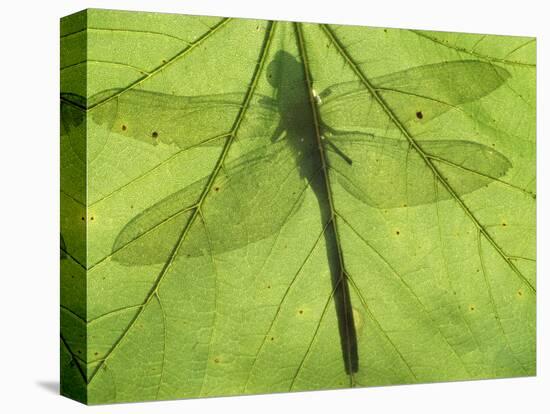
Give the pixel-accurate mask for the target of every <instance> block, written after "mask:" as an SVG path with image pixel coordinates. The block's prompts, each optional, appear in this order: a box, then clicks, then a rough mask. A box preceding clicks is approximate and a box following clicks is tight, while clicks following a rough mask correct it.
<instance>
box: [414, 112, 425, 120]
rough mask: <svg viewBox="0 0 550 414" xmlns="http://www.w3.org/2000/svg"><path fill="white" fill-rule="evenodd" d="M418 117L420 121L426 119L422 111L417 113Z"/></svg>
mask: <svg viewBox="0 0 550 414" xmlns="http://www.w3.org/2000/svg"><path fill="white" fill-rule="evenodd" d="M416 117H417V118H418V119H422V118H424V114H423V113H422V111H416Z"/></svg>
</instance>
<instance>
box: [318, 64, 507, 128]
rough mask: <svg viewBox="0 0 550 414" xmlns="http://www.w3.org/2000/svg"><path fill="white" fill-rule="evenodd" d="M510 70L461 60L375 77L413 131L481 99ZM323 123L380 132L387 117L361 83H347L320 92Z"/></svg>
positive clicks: (380, 90)
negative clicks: (417, 126) (418, 126)
mask: <svg viewBox="0 0 550 414" xmlns="http://www.w3.org/2000/svg"><path fill="white" fill-rule="evenodd" d="M509 77H510V74H509V72H508V71H507V70H506V69H504V68H501V67H499V66H497V65H494V64H491V63H486V62H481V61H475V60H460V61H451V62H444V63H436V64H430V65H423V66H418V67H414V68H411V69H407V70H403V71H399V72H394V73H391V74H388V75H385V76H381V77H377V78H373V79H372V84H373V85H374V88H375V89H376V90H377V92H378V93H379V94H380V96H381V97H382V98H383V99H384V101H385V102H386V103H387V105H388V106H389V107H390V108H391V109H392V112H393V113H394V115H395V116H396V117H397V118H398V119H399V120H400V122H401V123H403V124H404V125H405V126H407V127H408V128H410V129H414V127H415V126H416V125H417V124H418V123H421V124H423V123H426V122H429V121H431V120H433V119H434V118H437V117H438V116H440V115H442V114H444V113H446V112H448V111H450V110H452V109H456V108H457V107H458V106H460V105H464V104H467V103H469V102H473V101H476V100H478V99H480V98H482V97H484V96H486V95H488V94H490V93H491V92H493V91H494V90H496V89H497V88H499V87H500V86H501V85H503V84H504V82H506V80H507V79H508V78H509ZM320 98H321V102H322V105H321V112H322V119H323V122H324V123H325V124H326V125H327V126H328V127H330V128H333V129H335V130H340V131H348V132H351V131H361V132H372V133H376V132H377V131H378V132H379V133H380V131H381V130H383V128H385V127H386V126H387V121H388V118H387V114H386V113H385V112H384V111H383V110H382V108H381V107H380V105H378V103H377V102H376V101H375V100H374V98H373V97H372V95H371V93H370V92H369V91H368V90H367V88H366V87H365V85H364V84H363V83H362V82H361V81H352V82H343V83H341V84H337V85H334V86H331V87H329V88H326V89H325V90H324V91H323V92H322V93H321V94H320Z"/></svg>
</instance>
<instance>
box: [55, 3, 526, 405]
mask: <svg viewBox="0 0 550 414" xmlns="http://www.w3.org/2000/svg"><path fill="white" fill-rule="evenodd" d="M79 36H87V48H88V49H87V54H86V56H85V57H80V58H75V57H71V56H73V55H75V53H73V54H68V57H65V58H64V59H62V79H63V80H62V94H61V114H62V141H61V147H62V156H63V163H62V185H61V190H62V196H61V197H62V215H63V217H64V219H63V220H62V239H61V240H62V355H63V358H62V363H63V364H64V370H66V372H67V373H68V374H67V378H70V379H71V381H67V383H66V385H64V387H65V388H66V387H74V389H75V390H76V391H74V392H75V393H78V392H82V393H87V397H86V398H87V401H88V402H90V403H106V402H119V401H136V400H153V399H169V398H182V397H196V396H209V395H231V394H243V393H265V392H276V391H289V390H308V389H322V388H340V387H350V386H371V385H389V384H402V383H415V382H428V381H451V380H462V379H479V378H498V377H509V376H525V375H534V373H535V362H536V361H535V297H536V290H535V207H536V203H535V135H534V134H535V110H534V108H535V92H534V91H535V66H534V45H535V44H534V42H532V41H531V39H527V38H516V37H503V36H480V35H466V34H447V33H433V32H419V31H405V30H396V29H378V28H366V27H352V26H336V25H316V24H303V23H283V22H268V21H256V20H239V19H219V18H203V17H191V16H177V15H161V14H145V13H137V14H135V13H127V12H113V11H101V10H88V12H87V29H86V30H85V31H76V32H75V31H71V30H70V27H68V26H67V28H66V29H65V32H63V27H62V47H64V48H66V49H67V50H71V47H72V48H73V49H75V50H76V49H77V48H76V46H75V45H74V44H75V42H77V39H78V38H79ZM81 40H82V39H81ZM78 59H81V60H78ZM83 72H84V73H86V75H87V79H88V84H87V88H86V90H85V91H83V90H82V86H81V85H80V83H79V82H78V80H79V79H82V78H81V75H82V73H83ZM83 135H84V136H85V137H86V138H85V140H83V139H82V136H83ZM84 179H85V180H86V184H85V185H84V187H85V191H83V190H82V182H83V181H82V180H84ZM84 233H85V236H84V235H83V234H84ZM75 278H76V280H78V282H75ZM83 284H84V285H85V297H84V299H82V298H80V299H78V298H75V297H71V294H70V289H71V287H72V288H73V289H74V286H77V287H78V286H83ZM83 329H84V330H85V332H86V335H85V337H84V338H83V337H82V335H81V334H80V333H81V332H82V331H83ZM79 381H80V382H79ZM64 384H65V383H64ZM83 390H84V391H83Z"/></svg>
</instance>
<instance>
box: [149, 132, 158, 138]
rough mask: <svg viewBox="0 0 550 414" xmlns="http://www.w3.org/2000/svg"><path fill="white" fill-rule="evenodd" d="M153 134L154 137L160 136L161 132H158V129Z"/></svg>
mask: <svg viewBox="0 0 550 414" xmlns="http://www.w3.org/2000/svg"><path fill="white" fill-rule="evenodd" d="M151 136H152V137H153V138H158V136H159V133H158V132H157V131H153V133H152V134H151Z"/></svg>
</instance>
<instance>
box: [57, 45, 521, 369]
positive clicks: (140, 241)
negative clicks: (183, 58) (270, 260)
mask: <svg viewBox="0 0 550 414" xmlns="http://www.w3.org/2000/svg"><path fill="white" fill-rule="evenodd" d="M264 76H265V78H264V81H267V82H268V84H269V85H271V87H272V88H273V91H274V96H273V97H268V96H265V95H260V94H254V95H253V96H252V98H251V100H250V103H249V106H248V107H247V108H246V110H245V118H244V120H243V125H242V127H241V129H242V131H241V130H239V131H238V132H237V136H236V141H235V142H234V144H233V146H234V147H235V148H231V149H230V152H229V157H228V159H226V160H225V162H224V165H223V169H222V170H221V171H220V176H219V177H218V178H217V180H216V182H215V186H214V187H213V189H212V194H211V196H209V197H208V198H207V201H205V205H204V208H203V210H204V217H205V222H206V225H208V228H209V234H210V237H209V238H208V240H207V238H205V237H204V235H202V236H201V234H200V233H199V232H196V233H190V234H189V236H188V240H186V243H184V244H183V245H182V247H181V248H180V250H179V251H178V254H180V255H186V256H190V257H192V256H200V255H204V254H207V253H208V252H210V254H219V253H221V252H224V251H228V250H233V249H237V248H240V247H244V246H246V245H248V244H250V243H253V242H255V241H259V240H261V239H264V238H266V237H268V236H270V235H272V234H274V233H276V232H278V231H281V229H282V226H283V225H284V223H285V222H287V221H288V219H289V217H290V216H292V215H293V214H294V213H295V212H296V211H298V209H299V208H300V206H301V203H302V201H303V199H304V194H305V193H306V191H307V189H308V188H311V190H312V192H313V193H314V194H315V197H316V198H317V202H318V206H319V211H320V218H321V221H322V223H323V224H324V226H325V227H324V239H325V245H326V253H327V261H328V265H329V270H330V273H331V279H332V285H333V290H334V300H335V305H336V312H337V319H338V325H339V331H340V338H341V347H342V353H343V358H344V365H345V368H346V371H347V372H348V373H353V372H356V371H357V370H358V351H357V339H356V333H355V325H354V322H353V313H352V307H351V302H350V297H349V287H348V284H347V281H346V274H345V265H344V263H343V260H344V258H343V254H342V251H341V246H340V245H339V240H338V235H337V232H336V227H335V222H334V211H333V206H332V201H331V200H330V197H331V195H330V188H331V186H334V185H336V183H337V185H339V186H341V187H342V188H343V189H345V190H346V191H347V192H348V193H349V194H351V195H352V196H354V197H355V198H356V199H358V200H360V201H362V202H364V203H365V204H367V205H370V206H372V207H377V208H385V209H388V208H402V207H405V206H417V205H422V204H429V203H433V202H437V201H439V200H445V199H449V198H451V195H450V194H448V193H447V192H444V191H442V192H439V193H438V192H437V191H436V190H435V185H434V183H435V178H434V176H433V172H432V171H431V170H430V169H429V168H428V167H427V166H426V164H425V161H424V160H423V159H422V158H421V157H420V156H419V155H418V154H417V153H415V152H414V151H413V150H412V149H411V147H410V145H409V143H408V142H407V141H406V139H404V138H403V139H399V138H397V137H386V136H384V133H385V130H386V128H387V123H388V119H387V115H386V114H384V113H383V112H382V111H381V110H380V108H377V107H376V104H375V103H374V101H373V98H372V96H371V95H370V93H369V92H368V91H367V90H366V89H365V88H364V87H362V85H361V84H360V83H359V82H344V83H341V84H337V85H333V86H331V87H329V88H326V89H325V90H323V91H322V92H321V93H319V94H317V93H313V92H312V91H311V90H310V86H309V85H308V83H307V81H306V76H305V71H304V65H303V64H302V63H301V62H300V61H299V60H298V59H297V58H295V57H294V56H293V55H291V54H290V53H288V52H285V51H279V52H277V53H276V54H275V56H274V58H273V59H272V60H271V62H270V63H269V64H268V65H267V68H266V71H265V74H264ZM508 76H509V74H508V72H506V70H504V69H502V68H499V67H497V66H495V65H491V64H488V63H483V62H479V61H469V60H465V61H464V60H463V61H455V62H447V63H439V64H431V65H424V66H419V67H416V68H412V69H408V70H404V71H401V72H395V73H392V74H389V75H385V76H382V77H379V78H375V79H373V80H372V83H373V84H374V85H375V87H376V88H377V89H378V90H379V92H380V93H381V94H384V99H385V100H386V101H387V102H388V104H389V105H391V106H392V109H393V110H394V111H395V114H396V116H397V117H398V118H399V120H400V122H402V123H403V124H404V125H414V124H413V123H415V122H416V123H426V122H430V121H433V120H435V119H437V118H438V117H439V116H441V115H443V114H445V113H446V112H448V111H449V110H452V109H457V108H459V106H460V105H463V104H466V103H468V102H473V101H476V100H478V99H480V98H481V97H483V96H485V95H487V94H489V93H491V92H492V91H494V90H495V89H497V88H498V87H499V86H501V85H502V84H503V83H504V82H505V81H506V79H507V78H508ZM243 97H244V94H243V93H225V94H214V95H205V96H195V97H187V96H176V95H169V94H162V93H158V92H150V91H143V90H135V89H130V90H127V91H117V90H108V91H105V92H104V93H101V94H98V95H97V96H95V97H93V98H92V99H91V102H90V104H89V107H90V108H92V112H91V114H92V115H91V118H92V120H93V122H95V123H96V124H97V125H101V126H103V127H104V131H106V133H107V134H108V135H109V136H113V134H116V135H118V136H123V137H128V138H132V139H137V140H139V141H143V142H146V143H148V144H151V145H154V146H156V145H159V144H170V145H173V144H175V145H177V146H178V147H180V148H181V150H185V149H187V148H190V147H192V146H195V145H201V144H202V145H214V146H219V147H220V148H221V145H222V144H223V142H224V141H223V140H224V137H225V135H226V134H227V132H228V131H227V125H232V121H233V120H234V119H235V118H236V117H237V116H238V114H239V111H240V110H241V108H242V105H243ZM312 97H313V98H314V101H315V102H314V105H312V99H311V98H312ZM64 105H65V107H64V108H63V109H62V111H64V115H65V127H66V130H67V131H70V129H71V128H74V127H75V126H78V124H80V123H81V121H82V114H81V111H80V109H79V108H78V107H79V106H83V105H82V103H79V102H78V101H76V100H75V99H74V97H72V96H68V95H67V96H64ZM315 105H316V106H317V108H315ZM315 110H317V111H318V113H319V114H320V119H319V120H318V122H320V124H321V125H320V131H321V133H322V138H323V139H322V140H321V141H320V142H321V147H320V146H319V145H318V144H319V140H318V139H317V137H316V132H315V129H314V122H315V119H314V116H313V111H315ZM213 137H218V138H217V139H212V138H213ZM419 145H420V146H421V148H422V150H423V151H424V152H425V153H426V154H428V155H429V156H430V157H432V158H433V159H434V160H437V161H439V162H442V163H445V164H447V165H450V166H452V167H455V168H456V170H457V171H459V173H460V174H461V178H462V179H461V180H459V181H458V182H457V183H456V185H455V192H456V194H458V195H463V194H466V193H469V192H472V191H475V190H477V189H479V188H481V187H483V186H485V185H487V184H489V183H490V182H492V181H493V180H495V179H498V178H499V177H501V176H503V175H504V174H505V173H506V171H507V170H508V169H509V168H510V166H511V164H510V162H509V161H508V160H507V159H506V157H504V156H503V155H502V154H500V153H499V152H497V151H495V150H494V149H492V148H490V147H488V146H485V145H482V144H479V143H475V142H471V141H464V140H453V139H445V138H441V139H437V140H427V141H422V142H420V144H419ZM233 151H234V155H233ZM325 163H326V165H327V169H328V171H327V169H324V168H323V165H325ZM329 177H330V178H329ZM208 179H209V177H204V178H202V179H200V180H198V181H196V182H194V183H192V184H191V185H188V186H186V187H185V188H183V189H181V190H180V191H178V192H176V193H174V194H172V195H170V196H168V197H166V198H165V199H163V200H161V201H159V202H158V203H156V204H155V205H153V206H151V207H149V208H147V209H146V210H144V211H143V212H142V213H140V214H139V215H137V216H136V217H134V218H133V219H132V220H131V221H130V222H129V223H128V224H127V225H126V226H125V227H124V228H123V230H122V231H121V232H120V233H119V235H118V237H117V239H116V241H115V243H114V245H113V251H112V257H113V259H114V260H117V261H119V262H121V263H123V264H126V265H130V266H135V265H141V264H151V263H163V262H165V261H166V260H167V257H168V255H169V254H170V252H171V251H172V249H173V246H174V245H175V243H176V240H177V238H178V235H179V234H180V231H181V229H179V228H178V227H177V226H174V225H172V226H170V225H169V224H168V225H167V224H166V223H169V222H170V220H175V217H178V216H179V215H180V214H181V213H182V212H184V211H186V209H188V208H192V207H193V205H194V203H196V200H197V199H198V197H199V195H200V192H201V190H202V189H203V188H204V187H205V185H206V183H207V181H208ZM329 179H330V181H331V182H330V185H327V180H329ZM258 212H267V213H266V214H267V215H265V214H263V213H262V214H258ZM183 223H184V222H183ZM161 228H162V233H158V231H160V230H159V229H161ZM159 234H162V237H160V238H159ZM159 240H162V242H161V243H160V244H159Z"/></svg>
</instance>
